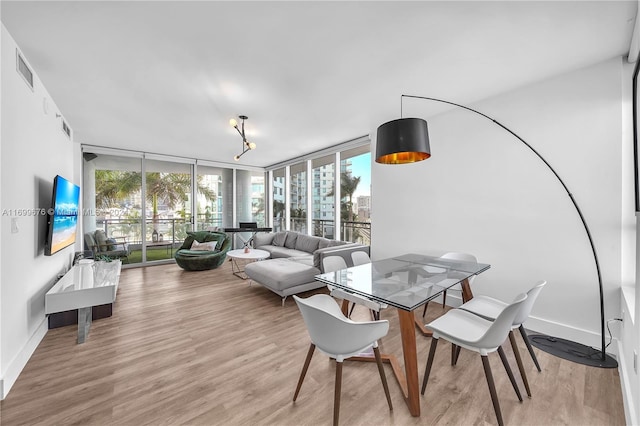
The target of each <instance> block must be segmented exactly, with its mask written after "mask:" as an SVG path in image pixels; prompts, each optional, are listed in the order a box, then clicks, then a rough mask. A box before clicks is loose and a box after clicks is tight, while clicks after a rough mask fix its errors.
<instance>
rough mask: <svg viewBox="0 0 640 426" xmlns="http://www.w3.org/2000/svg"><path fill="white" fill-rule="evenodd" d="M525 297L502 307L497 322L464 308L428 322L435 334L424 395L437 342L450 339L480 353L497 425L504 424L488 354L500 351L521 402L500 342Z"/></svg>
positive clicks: (520, 398) (508, 329) (453, 342)
mask: <svg viewBox="0 0 640 426" xmlns="http://www.w3.org/2000/svg"><path fill="white" fill-rule="evenodd" d="M525 300H527V295H526V294H520V295H518V297H516V299H515V300H514V301H513V303H511V304H510V305H508V306H507V307H506V308H505V309H503V310H502V312H501V313H500V314H499V315H498V317H497V318H496V319H495V320H494V321H489V320H486V319H484V318H482V317H480V316H478V315H475V314H472V313H470V312H467V311H464V310H461V309H452V310H450V311H448V312H447V313H446V314H444V315H442V316H441V317H439V318H437V319H436V320H434V321H432V322H430V323H429V324H427V325H426V327H428V328H429V329H431V330H432V331H433V337H432V339H431V348H430V350H429V357H428V359H427V366H426V369H425V372H424V379H423V382H422V394H423V395H424V393H425V390H426V388H427V382H428V380H429V374H430V372H431V366H432V365H433V358H434V356H435V351H436V347H437V345H438V341H439V340H440V339H441V338H442V339H445V340H448V341H449V342H451V343H452V344H453V345H456V346H460V347H463V348H465V349H468V350H470V351H474V352H477V353H479V354H480V357H481V359H482V364H483V367H484V372H485V376H486V378H487V384H488V386H489V393H490V394H491V400H492V401H493V408H494V410H495V412H496V417H497V418H498V424H500V425H502V424H503V421H502V413H501V411H500V403H499V402H498V396H497V393H496V389H495V384H494V381H493V375H492V373H491V366H490V364H489V360H488V358H487V356H488V354H489V353H492V352H495V351H498V354H499V355H500V359H501V361H502V364H503V365H504V368H505V370H506V371H507V374H508V376H509V380H510V381H511V385H512V386H513V389H514V391H515V392H516V395H517V396H518V400H520V401H521V402H522V396H521V395H520V390H519V389H518V386H517V384H516V381H515V378H514V377H513V373H512V372H511V368H510V367H509V363H508V362H507V358H506V355H505V354H504V351H503V350H502V347H501V345H502V344H503V343H504V341H505V340H506V339H507V335H508V334H509V331H510V330H511V325H512V323H513V319H514V318H515V316H516V315H517V314H518V311H519V309H520V306H521V305H522V303H523V302H524V301H525Z"/></svg>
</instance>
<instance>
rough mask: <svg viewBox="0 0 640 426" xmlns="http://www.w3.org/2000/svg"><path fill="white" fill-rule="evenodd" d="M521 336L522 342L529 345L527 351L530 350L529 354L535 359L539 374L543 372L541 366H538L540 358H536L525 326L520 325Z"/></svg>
mask: <svg viewBox="0 0 640 426" xmlns="http://www.w3.org/2000/svg"><path fill="white" fill-rule="evenodd" d="M519 330H520V335H521V336H522V340H524V343H525V344H526V345H527V349H528V350H529V354H530V355H531V359H533V363H534V364H535V365H536V368H537V369H538V372H541V371H542V369H541V368H540V364H538V358H536V354H535V353H534V352H533V348H532V347H531V342H530V341H529V337H528V336H527V332H526V331H525V330H524V325H522V324H520V327H519Z"/></svg>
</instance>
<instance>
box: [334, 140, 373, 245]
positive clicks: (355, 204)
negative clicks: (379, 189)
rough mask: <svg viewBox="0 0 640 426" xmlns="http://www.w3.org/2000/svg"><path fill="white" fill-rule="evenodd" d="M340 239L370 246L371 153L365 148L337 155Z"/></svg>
mask: <svg viewBox="0 0 640 426" xmlns="http://www.w3.org/2000/svg"><path fill="white" fill-rule="evenodd" d="M340 196H341V198H340V219H341V221H340V223H341V229H340V234H341V239H342V240H343V241H352V242H358V243H362V244H366V245H369V244H371V152H370V151H369V146H361V147H357V148H352V149H348V150H345V151H342V152H341V153H340Z"/></svg>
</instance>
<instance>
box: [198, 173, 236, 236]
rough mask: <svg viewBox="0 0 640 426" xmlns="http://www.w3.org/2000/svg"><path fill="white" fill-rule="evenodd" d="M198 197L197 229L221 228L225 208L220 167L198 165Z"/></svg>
mask: <svg viewBox="0 0 640 426" xmlns="http://www.w3.org/2000/svg"><path fill="white" fill-rule="evenodd" d="M197 170H198V178H197V179H198V187H199V188H200V190H199V191H198V195H197V198H196V213H197V217H196V219H197V223H198V229H216V228H221V227H222V218H223V215H224V209H225V207H226V205H225V203H224V202H223V200H224V179H223V176H224V174H228V173H223V169H222V168H220V167H210V166H201V165H198V169H197Z"/></svg>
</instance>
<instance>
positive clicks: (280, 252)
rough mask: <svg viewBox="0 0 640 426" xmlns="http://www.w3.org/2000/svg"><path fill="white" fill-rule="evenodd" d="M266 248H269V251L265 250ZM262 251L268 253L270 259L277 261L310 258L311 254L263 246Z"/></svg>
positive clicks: (285, 248)
mask: <svg viewBox="0 0 640 426" xmlns="http://www.w3.org/2000/svg"><path fill="white" fill-rule="evenodd" d="M267 247H269V249H267ZM262 249H264V250H267V251H268V252H269V253H271V258H272V259H277V258H279V257H300V256H311V254H310V253H307V252H306V251H300V250H296V249H290V248H287V247H276V246H265V247H263V248H262Z"/></svg>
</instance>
